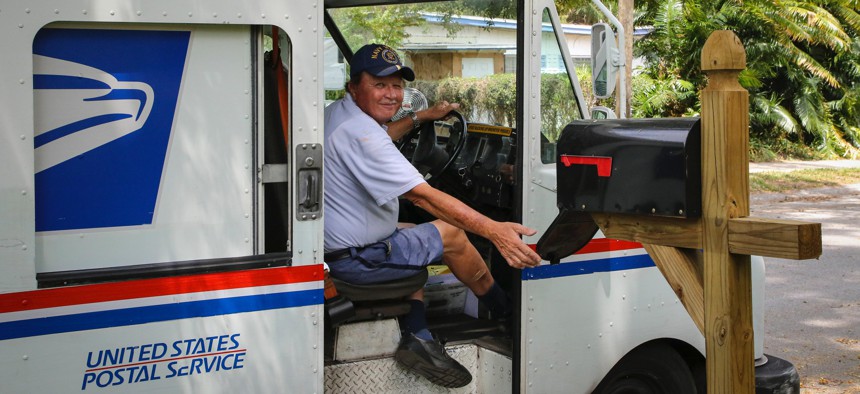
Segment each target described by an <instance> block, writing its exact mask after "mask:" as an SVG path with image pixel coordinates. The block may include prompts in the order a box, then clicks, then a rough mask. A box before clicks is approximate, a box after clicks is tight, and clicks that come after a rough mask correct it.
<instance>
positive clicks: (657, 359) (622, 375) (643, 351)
mask: <svg viewBox="0 0 860 394" xmlns="http://www.w3.org/2000/svg"><path fill="white" fill-rule="evenodd" d="M696 392H697V390H696V382H695V380H694V379H693V373H692V372H691V371H690V367H689V366H688V365H687V363H686V362H685V361H684V358H683V357H681V355H680V354H679V353H678V352H677V351H675V349H673V348H672V347H671V346H669V345H667V344H662V343H648V344H645V345H642V346H639V347H638V348H636V349H633V351H631V352H630V353H628V354H627V355H626V356H624V358H622V359H621V361H619V362H618V364H615V366H614V367H612V370H610V371H609V373H608V374H607V375H606V377H605V378H603V380H602V381H601V382H600V384H599V385H598V386H597V388H596V389H595V390H594V393H598V394H627V393H631V394H660V393H693V394H694V393H696Z"/></svg>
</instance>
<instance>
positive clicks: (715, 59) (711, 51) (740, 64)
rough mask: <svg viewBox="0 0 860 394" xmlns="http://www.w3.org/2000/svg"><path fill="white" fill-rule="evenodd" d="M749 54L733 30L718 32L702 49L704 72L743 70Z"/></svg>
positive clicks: (713, 34)
mask: <svg viewBox="0 0 860 394" xmlns="http://www.w3.org/2000/svg"><path fill="white" fill-rule="evenodd" d="M746 66H747V53H746V51H745V50H744V46H743V44H741V40H740V39H739V38H738V36H736V35H735V33H734V32H732V31H731V30H716V31H714V32H713V33H711V35H710V36H709V37H708V40H707V41H705V46H704V47H702V71H715V70H737V71H740V70H743V69H744V68H746Z"/></svg>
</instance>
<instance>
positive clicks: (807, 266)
mask: <svg viewBox="0 0 860 394" xmlns="http://www.w3.org/2000/svg"><path fill="white" fill-rule="evenodd" d="M844 164H845V163H841V164H840V166H843V165H844ZM795 167H796V166H795ZM809 167H811V166H803V167H801V168H809ZM816 167H820V166H816ZM750 169H751V171H754V170H753V166H752V165H751V166H750ZM794 169H796V168H794ZM766 170H767V171H773V170H774V169H766ZM775 170H777V171H780V170H782V169H775ZM789 170H790V169H789ZM750 205H751V216H754V217H772V218H784V219H795V220H803V221H811V222H820V223H822V242H823V253H822V256H821V257H820V258H819V259H818V260H805V261H794V260H783V259H766V266H767V272H766V285H765V286H766V289H765V293H766V295H765V326H766V328H765V330H766V332H765V352H766V353H770V354H773V355H777V356H780V357H782V358H785V359H787V360H789V361H791V362H792V363H794V365H795V366H796V367H797V369H798V372H799V373H800V376H801V393H803V394H813V393H814V394H836V393H860V264H858V260H860V184H856V185H849V186H846V187H842V188H826V189H813V190H803V191H794V192H791V193H787V194H779V193H766V194H754V195H752V196H750Z"/></svg>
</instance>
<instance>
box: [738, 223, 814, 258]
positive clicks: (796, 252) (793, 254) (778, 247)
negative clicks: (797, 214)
mask: <svg viewBox="0 0 860 394" xmlns="http://www.w3.org/2000/svg"><path fill="white" fill-rule="evenodd" d="M729 251H730V252H732V253H735V254H749V255H757V256H766V257H777V258H782V259H793V260H806V259H814V258H817V257H818V256H821V223H808V222H800V221H797V220H782V219H759V218H738V219H731V220H729Z"/></svg>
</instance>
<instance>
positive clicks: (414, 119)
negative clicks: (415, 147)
mask: <svg viewBox="0 0 860 394" xmlns="http://www.w3.org/2000/svg"><path fill="white" fill-rule="evenodd" d="M409 117H410V118H412V128H413V129H417V128H419V127H421V122H419V121H418V114H416V113H415V112H410V113H409Z"/></svg>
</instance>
